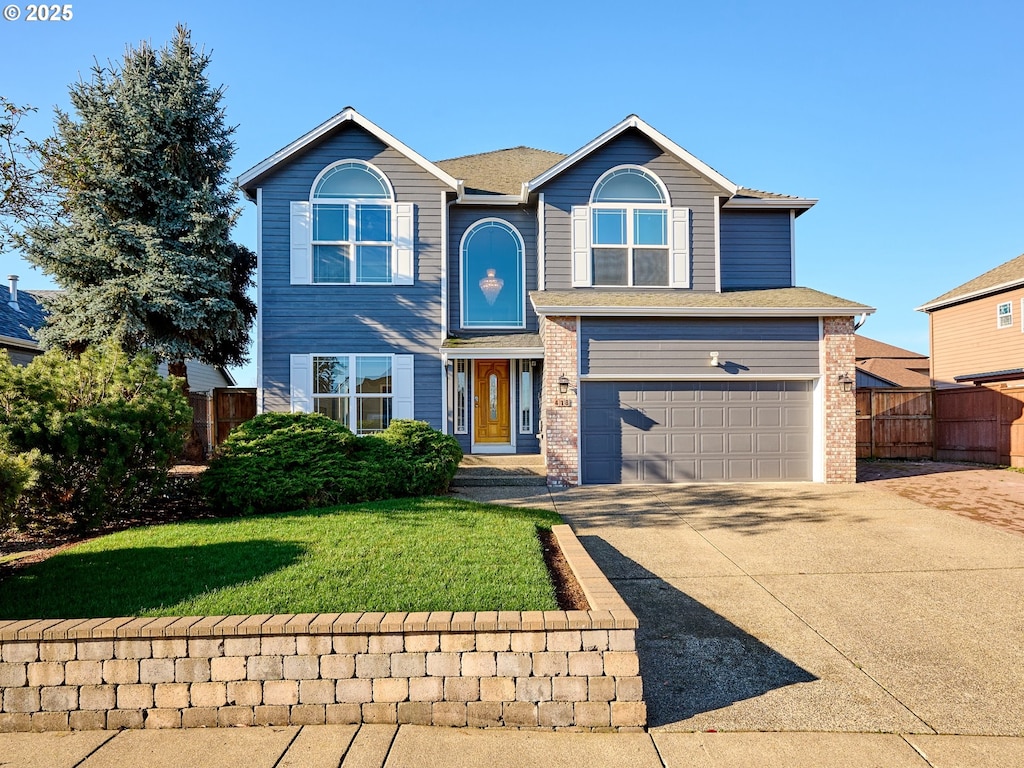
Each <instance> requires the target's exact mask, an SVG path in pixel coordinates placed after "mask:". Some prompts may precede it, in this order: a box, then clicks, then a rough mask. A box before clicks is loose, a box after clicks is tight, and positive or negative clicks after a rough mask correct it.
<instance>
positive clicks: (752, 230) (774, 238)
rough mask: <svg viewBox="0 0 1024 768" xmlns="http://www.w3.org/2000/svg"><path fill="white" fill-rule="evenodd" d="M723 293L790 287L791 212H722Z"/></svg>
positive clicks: (791, 253) (791, 254)
mask: <svg viewBox="0 0 1024 768" xmlns="http://www.w3.org/2000/svg"><path fill="white" fill-rule="evenodd" d="M721 227H722V240H721V253H722V290H729V289H740V288H789V287H791V286H792V285H793V248H792V231H791V227H790V212H789V211H788V210H775V211H743V210H737V211H731V210H729V209H728V208H725V209H723V210H722V218H721Z"/></svg>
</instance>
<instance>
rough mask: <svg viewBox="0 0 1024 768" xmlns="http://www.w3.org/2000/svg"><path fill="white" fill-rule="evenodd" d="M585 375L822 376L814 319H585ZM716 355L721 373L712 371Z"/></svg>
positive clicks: (582, 335)
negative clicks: (714, 355) (820, 373)
mask: <svg viewBox="0 0 1024 768" xmlns="http://www.w3.org/2000/svg"><path fill="white" fill-rule="evenodd" d="M580 343H581V344H582V357H583V360H582V368H583V370H582V372H583V374H584V375H603V376H623V375H629V376H632V377H635V376H647V377H651V378H658V377H672V376H704V377H706V378H708V379H719V378H721V379H728V378H730V377H731V376H736V375H743V376H746V377H751V376H759V375H760V376H799V375H804V376H806V375H814V374H817V373H818V371H819V353H818V321H817V319H816V318H806V319H805V318H783V319H778V320H775V319H762V318H752V319H719V318H707V319H705V318H686V319H675V318H637V319H611V318H583V320H582V329H581V331H580ZM711 352H718V355H719V357H718V359H719V363H720V365H721V367H719V368H717V369H715V368H712V367H711V366H710V365H709V363H710V359H711V358H710V353H711Z"/></svg>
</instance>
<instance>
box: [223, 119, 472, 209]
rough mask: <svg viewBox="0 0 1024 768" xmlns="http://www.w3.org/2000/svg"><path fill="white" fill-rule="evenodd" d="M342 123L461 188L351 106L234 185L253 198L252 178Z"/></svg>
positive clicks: (448, 176)
mask: <svg viewBox="0 0 1024 768" xmlns="http://www.w3.org/2000/svg"><path fill="white" fill-rule="evenodd" d="M345 123H353V124H354V125H358V126H359V127H360V128H362V129H363V130H365V131H366V132H367V133H369V134H370V135H372V136H374V137H375V138H377V139H378V140H380V141H381V142H382V143H383V144H387V145H388V146H389V147H391V148H392V149H394V150H395V151H397V152H399V153H400V154H402V155H404V156H405V157H406V158H408V159H409V160H411V161H412V162H413V163H415V164H416V165H418V166H419V167H420V168H422V169H423V170H425V171H426V172H427V173H429V174H431V175H432V176H434V177H435V178H437V179H438V180H439V181H441V182H443V183H444V184H446V185H447V186H449V187H451V188H452V189H453V190H456V191H457V192H458V191H461V187H460V184H461V182H460V181H459V180H458V179H455V178H453V177H452V176H451V175H449V174H447V173H445V172H444V171H442V170H441V169H440V168H438V167H437V166H436V165H435V164H434V163H432V162H430V161H429V160H427V159H426V158H425V157H423V155H421V154H419V153H418V152H416V151H415V150H414V149H412V148H410V147H408V146H406V145H405V144H403V143H402V142H401V141H399V140H398V139H396V138H395V137H394V136H392V135H391V134H390V133H388V132H387V131H385V130H384V129H383V128H381V127H380V126H378V125H377V124H376V123H374V122H372V121H370V120H368V119H366V118H365V117H363V116H362V115H361V114H359V113H358V112H356V110H354V109H353V108H352V107H345V109H343V110H342V111H341V112H339V113H338V114H336V115H335V116H334V117H332V118H330V119H329V120H327V121H325V122H323V123H321V124H320V125H318V126H317V127H316V128H314V129H313V130H312V131H310V132H309V133H307V134H305V135H304V136H302V137H300V138H298V139H296V140H295V141H293V142H292V143H291V144H289V145H288V146H286V147H284V148H282V149H280V150H278V151H277V152H275V153H274V154H272V155H271V156H270V157H268V158H267V159H266V160H264V161H263V162H261V163H258V164H256V165H254V166H253V167H252V168H250V169H249V170H248V171H246V172H245V173H243V174H242V175H241V176H239V177H238V179H237V180H236V182H235V183H236V184H237V185H238V187H239V188H240V189H241V190H242V191H243V192H244V193H245V196H246V197H247V198H248V199H249V200H255V199H256V191H255V189H256V182H257V181H259V179H260V178H262V177H263V176H265V175H266V174H268V173H270V172H271V171H273V170H274V169H275V168H277V167H278V166H279V165H281V164H283V163H285V162H287V161H288V160H289V159H290V158H291V157H293V156H294V155H296V154H298V153H300V152H302V151H303V150H305V149H306V148H307V147H309V146H311V145H313V144H315V143H316V142H318V141H319V140H320V139H322V138H324V137H325V136H327V134H329V133H330V132H331V131H333V130H334V129H336V128H338V127H339V126H341V125H344V124H345Z"/></svg>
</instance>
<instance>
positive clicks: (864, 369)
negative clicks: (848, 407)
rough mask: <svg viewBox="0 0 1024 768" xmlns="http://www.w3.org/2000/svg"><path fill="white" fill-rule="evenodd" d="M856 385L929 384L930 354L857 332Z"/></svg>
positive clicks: (912, 385)
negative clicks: (887, 342)
mask: <svg viewBox="0 0 1024 768" xmlns="http://www.w3.org/2000/svg"><path fill="white" fill-rule="evenodd" d="M856 356H857V389H861V388H862V387H930V386H931V379H930V378H929V376H928V370H929V369H928V365H929V364H928V356H927V355H922V354H919V353H917V352H911V351H910V350H909V349H901V348H900V347H894V346H893V345H892V344H886V343H885V342H883V341H878V340H876V339H869V338H868V337H867V336H861V335H859V334H858V335H857V339H856Z"/></svg>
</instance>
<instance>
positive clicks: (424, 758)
mask: <svg viewBox="0 0 1024 768" xmlns="http://www.w3.org/2000/svg"><path fill="white" fill-rule="evenodd" d="M1021 741H1022V740H1021V739H1014V738H1005V737H992V736H912V735H907V736H898V735H892V734H861V733H672V732H668V731H654V732H652V733H623V734H617V733H616V734H602V733H545V732H526V731H514V732H501V731H481V730H472V729H459V728H427V727H423V726H416V725H403V726H398V727H396V726H394V725H364V726H361V727H357V726H354V725H307V726H303V727H301V728H299V727H289V728H273V727H261V728H212V729H209V730H204V729H189V730H172V731H119V732H116V733H111V732H107V731H80V732H73V733H9V734H0V765H3V766H5V768H7V767H8V766H11V767H12V768H13V767H14V766H17V768H140V767H144V768H182V766H188V768H237V766H240V765H242V766H245V767H246V768H338V766H341V768H421V767H422V768H469V767H470V766H474V767H475V766H486V768H521V767H522V766H551V767H552V768H580V767H581V766H586V768H626V767H627V766H628V767H629V768H821V767H822V766H828V768H867V767H868V766H872V767H874V766H885V768H929V767H930V768H982V767H984V768H989V767H991V768H995V766H1000V768H1005V767H1006V766H1013V765H1021V764H1022V759H1024V749H1022V744H1021Z"/></svg>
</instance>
